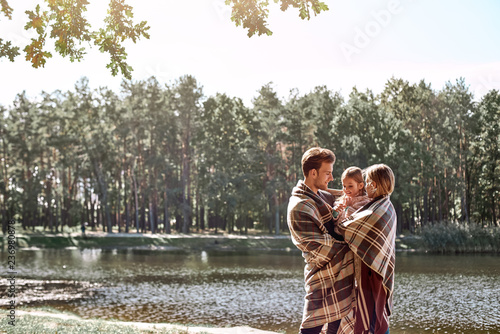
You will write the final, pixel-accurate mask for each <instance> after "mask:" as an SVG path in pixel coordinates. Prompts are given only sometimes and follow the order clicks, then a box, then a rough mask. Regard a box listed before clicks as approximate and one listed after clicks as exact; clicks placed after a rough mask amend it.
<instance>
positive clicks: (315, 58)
mask: <svg viewBox="0 0 500 334" xmlns="http://www.w3.org/2000/svg"><path fill="white" fill-rule="evenodd" d="M106 2H107V1H99V2H97V1H96V3H94V2H92V1H91V7H90V8H89V12H88V19H89V20H90V21H91V22H92V23H96V24H99V23H100V21H101V20H102V17H103V16H104V11H105V10H106ZM270 2H271V3H270V9H271V13H270V18H269V26H270V28H271V30H273V32H274V34H273V36H271V37H267V36H261V37H257V36H254V37H252V38H248V37H247V36H246V31H245V30H243V29H242V28H241V27H236V26H235V25H234V24H233V23H232V22H231V21H230V11H229V7H226V6H225V5H224V0H163V1H160V0H141V1H134V0H128V3H129V4H130V5H132V6H133V7H134V12H135V19H136V20H137V21H140V20H147V21H148V22H149V25H150V26H151V30H150V33H151V39H150V40H140V41H139V42H138V43H137V44H133V43H130V44H127V47H128V49H127V51H128V53H129V64H130V65H131V66H132V67H133V68H134V72H133V77H134V79H135V80H144V79H147V78H148V77H150V76H153V75H154V76H156V77H157V79H158V80H159V81H160V82H161V83H172V82H173V81H174V80H175V79H177V78H178V77H179V76H182V75H185V74H191V75H193V76H195V77H196V78H197V80H198V81H199V83H200V84H201V85H203V87H204V92H205V94H206V95H207V96H209V95H213V94H215V93H216V92H221V93H227V94H228V95H230V96H236V97H241V98H242V99H243V100H244V101H245V103H246V104H247V105H250V103H251V100H252V98H253V97H255V96H256V94H257V93H256V91H257V90H258V89H259V88H260V87H261V86H262V85H264V84H266V83H268V82H273V86H274V88H275V90H276V91H277V92H278V94H279V96H280V97H283V98H287V97H288V96H289V93H290V90H291V89H294V88H297V89H298V90H299V92H300V93H302V94H305V93H307V92H309V91H311V90H312V89H313V88H314V87H315V86H318V85H326V86H327V87H328V88H329V89H331V90H333V91H340V92H341V94H342V95H343V96H345V97H347V96H348V94H349V92H350V91H351V89H352V87H353V86H356V87H357V88H358V89H362V90H364V89H366V88H370V89H372V90H373V91H374V92H375V93H379V92H380V91H381V90H382V89H383V87H384V84H385V82H386V81H387V80H388V79H389V78H391V77H392V76H394V77H397V78H402V79H405V80H408V81H410V82H412V83H414V82H418V81H420V80H421V79H424V80H425V81H426V82H427V83H430V84H431V85H432V87H433V88H434V89H441V88H442V87H443V86H444V84H445V83H446V82H447V81H452V82H455V80H456V79H458V78H460V77H464V78H465V82H466V83H467V84H468V85H470V90H471V91H472V92H473V93H474V94H475V96H476V98H477V99H479V98H480V97H481V96H482V95H483V94H484V93H486V92H487V91H489V90H491V89H500V34H499V32H500V20H498V16H499V14H500V1H495V0H490V1H487V0H476V1H472V0H470V1H465V0H464V1H450V0H442V1H430V0H380V1H379V0H370V1H369V0H343V1H336V0H334V1H331V0H326V3H327V4H328V6H329V7H330V10H329V11H328V12H324V13H322V14H320V15H319V16H317V17H312V18H311V20H310V21H302V20H300V19H299V18H298V13H297V12H296V11H293V9H290V10H288V11H287V12H285V13H283V12H281V11H280V10H279V8H278V6H277V5H275V4H274V2H273V1H270ZM9 3H10V5H11V6H12V7H13V8H14V18H13V20H12V21H9V20H7V19H6V18H5V17H3V16H2V17H0V35H1V36H2V37H3V38H5V39H11V40H13V41H14V43H17V44H18V45H20V46H21V45H23V43H24V45H25V44H27V43H28V42H29V38H30V36H31V35H30V33H29V32H26V31H24V29H23V27H24V24H25V22H26V16H25V14H24V11H25V10H26V9H28V8H34V7H35V5H36V3H37V1H35V0H16V1H14V0H10V1H9ZM107 61H108V60H107V57H106V55H103V54H100V53H99V52H98V51H97V50H94V49H91V50H90V51H89V53H88V55H87V57H86V58H85V60H83V61H82V62H80V63H71V62H70V60H69V59H63V58H61V57H59V56H57V55H55V54H54V57H53V58H52V59H49V60H48V62H47V64H46V65H45V68H42V69H33V68H31V65H30V64H29V63H28V62H26V61H24V58H23V56H20V57H18V58H17V59H16V62H15V63H11V62H9V61H8V60H6V59H2V60H0V77H1V78H2V84H1V85H2V86H1V90H0V104H3V105H9V104H11V103H12V101H13V100H14V98H15V96H16V94H17V93H20V92H22V91H23V90H26V92H27V94H28V96H31V97H37V96H39V94H40V92H41V91H42V90H43V91H46V92H53V91H54V90H57V89H60V90H63V91H65V90H71V89H73V86H74V84H75V82H76V81H77V80H78V79H79V78H81V77H82V76H87V77H88V78H89V80H90V85H91V87H93V88H97V87H99V86H107V87H109V88H111V89H113V90H115V91H116V92H119V89H120V82H121V81H122V78H121V77H120V76H117V77H113V76H112V75H111V74H110V72H109V71H108V70H107V69H106V64H107Z"/></svg>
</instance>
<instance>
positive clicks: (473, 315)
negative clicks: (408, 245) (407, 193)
mask: <svg viewBox="0 0 500 334" xmlns="http://www.w3.org/2000/svg"><path fill="white" fill-rule="evenodd" d="M1 258H2V263H7V253H5V252H2V253H1ZM16 260H17V270H18V275H17V276H18V278H17V289H18V298H17V302H18V303H23V305H25V306H26V305H27V306H30V305H31V306H34V307H35V306H36V307H38V306H50V307H53V308H56V309H59V310H62V311H70V312H74V313H76V314H78V315H80V316H82V317H83V318H101V319H119V320H126V321H140V322H168V323H183V324H199V325H206V324H210V325H213V326H240V325H248V326H251V327H255V328H260V329H266V330H273V331H281V332H285V333H297V330H298V327H299V324H300V319H301V313H302V306H303V298H304V289H303V267H304V264H303V259H302V257H301V256H300V253H298V252H296V251H291V252H285V251H275V252H274V251H273V252H270V251H252V252H250V251H248V252H231V251H210V252H205V251H200V252H195V253H192V252H191V253H188V252H181V251H166V250H140V249H83V250H79V249H45V250H20V251H18V253H17V258H16ZM5 284H6V283H5V282H2V288H5V287H6V286H3V285H5ZM2 298H6V296H3V297H2ZM2 303H5V300H4V299H2ZM394 307H395V308H394V315H393V316H392V317H391V333H396V334H397V333H401V334H402V333H408V334H413V333H500V311H499V309H500V256H496V255H457V256H455V255H427V254H411V253H398V254H397V261H396V281H395V295H394Z"/></svg>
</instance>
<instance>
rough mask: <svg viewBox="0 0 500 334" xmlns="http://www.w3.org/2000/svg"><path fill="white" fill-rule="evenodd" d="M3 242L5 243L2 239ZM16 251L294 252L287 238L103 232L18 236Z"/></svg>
mask: <svg viewBox="0 0 500 334" xmlns="http://www.w3.org/2000/svg"><path fill="white" fill-rule="evenodd" d="M3 239H4V243H5V238H3ZM16 241H17V244H18V247H19V248H28V247H36V248H68V247H77V248H147V249H169V250H211V249H218V250H295V249H296V248H295V246H294V245H293V244H292V242H291V240H290V238H289V237H288V236H239V235H203V234H189V235H180V234H174V235H168V234H137V233H130V234H124V233H113V234H107V233H102V232H93V233H87V234H86V235H85V236H82V235H81V234H78V233H70V234H18V235H16Z"/></svg>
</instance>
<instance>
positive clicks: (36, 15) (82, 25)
mask: <svg viewBox="0 0 500 334" xmlns="http://www.w3.org/2000/svg"><path fill="white" fill-rule="evenodd" d="M40 2H42V1H40ZM274 2H275V3H279V5H280V9H281V10H282V11H286V10H287V9H288V8H289V7H293V8H295V9H297V10H298V11H299V17H300V18H301V19H303V20H304V19H308V20H309V19H310V18H311V14H314V15H317V14H319V13H320V12H321V11H326V10H328V6H327V5H326V4H325V3H324V2H322V1H319V0H306V1H303V0H274ZM42 3H43V4H44V5H43V6H41V5H40V4H37V5H36V7H35V9H33V10H28V11H26V14H27V16H28V19H27V22H26V24H25V27H24V28H25V29H26V30H29V29H33V30H34V31H35V32H36V34H37V37H36V38H32V39H31V43H30V44H28V45H26V46H25V47H24V48H23V51H24V52H25V54H26V56H25V58H26V60H27V61H29V62H31V64H32V66H33V67H35V68H39V67H44V66H45V63H46V62H47V59H49V58H51V57H52V53H51V52H50V51H47V44H48V42H49V41H50V40H53V41H54V47H55V51H56V52H57V53H59V54H60V55H61V56H63V57H69V58H70V60H71V61H72V62H74V61H75V60H77V61H81V60H82V59H83V57H84V56H85V54H86V50H87V47H92V44H93V45H94V46H96V47H98V48H99V50H100V51H101V52H103V53H107V54H109V57H110V62H109V63H108V64H107V65H106V67H107V68H108V69H110V71H111V73H112V75H117V74H118V72H120V73H121V74H122V75H123V76H124V77H125V78H127V79H129V80H130V79H131V77H132V71H133V69H132V67H131V66H129V65H128V64H127V53H126V50H125V47H124V46H123V44H124V42H125V41H127V40H131V41H132V42H134V43H136V42H137V40H139V39H140V38H142V37H144V38H146V39H149V37H150V36H149V34H148V30H149V29H150V27H149V26H148V25H147V22H146V21H141V22H140V23H138V24H135V23H134V21H133V17H134V14H133V8H132V6H130V5H127V4H126V3H125V0H109V8H108V10H107V16H106V17H105V19H104V22H103V23H104V27H101V28H97V29H93V28H92V26H91V25H90V23H89V22H88V21H87V18H86V17H85V12H86V11H87V7H88V5H89V1H88V0H73V1H65V0H44V1H43V2H42ZM225 3H226V5H228V6H230V7H231V9H232V14H231V20H232V21H233V22H234V23H235V24H236V26H243V28H244V29H247V30H248V36H249V37H252V36H253V35H255V34H257V35H259V36H260V35H262V34H265V35H268V36H269V35H272V31H271V30H270V29H269V28H268V27H267V19H268V16H269V10H268V8H267V7H268V5H269V1H268V0H225ZM12 12H13V9H12V7H10V6H9V4H8V2H7V0H0V13H1V14H3V15H5V16H6V17H7V18H8V19H12ZM19 49H20V47H19V46H17V45H13V44H12V42H11V41H6V40H4V39H2V38H0V58H2V57H6V58H8V59H9V60H10V61H11V62H13V61H14V59H15V58H16V57H17V56H19V55H20V52H19Z"/></svg>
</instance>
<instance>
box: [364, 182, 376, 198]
mask: <svg viewBox="0 0 500 334" xmlns="http://www.w3.org/2000/svg"><path fill="white" fill-rule="evenodd" d="M376 193H377V184H376V183H375V182H373V181H372V180H371V179H369V178H366V194H367V195H368V197H370V198H374V197H375V194H376Z"/></svg>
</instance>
